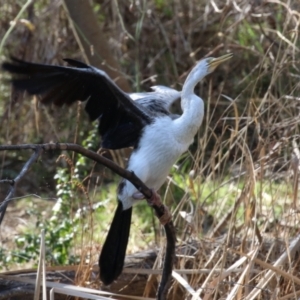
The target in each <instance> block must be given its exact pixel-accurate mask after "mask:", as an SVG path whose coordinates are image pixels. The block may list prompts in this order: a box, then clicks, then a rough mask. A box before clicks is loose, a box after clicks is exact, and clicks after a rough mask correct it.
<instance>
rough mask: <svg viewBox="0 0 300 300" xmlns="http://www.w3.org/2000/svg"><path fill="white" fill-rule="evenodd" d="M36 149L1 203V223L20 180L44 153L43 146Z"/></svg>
mask: <svg viewBox="0 0 300 300" xmlns="http://www.w3.org/2000/svg"><path fill="white" fill-rule="evenodd" d="M33 150H34V153H33V154H32V155H31V157H30V158H29V160H28V161H27V162H26V164H25V165H24V167H23V169H22V170H21V172H20V174H19V175H18V176H17V177H16V178H15V179H14V180H12V182H11V186H10V190H9V192H8V195H7V196H6V197H5V199H4V200H3V202H2V203H1V205H0V224H1V222H2V220H3V218H4V215H5V212H6V208H7V205H8V202H10V201H11V199H12V198H13V196H14V193H15V190H16V186H17V184H18V183H19V181H20V180H21V179H22V178H23V177H24V175H25V174H26V173H27V171H28V170H29V167H30V166H31V165H32V164H33V163H34V162H36V160H37V159H38V158H39V156H40V155H41V153H42V148H41V147H39V146H37V147H36V148H35V149H33ZM3 181H5V182H7V181H8V180H7V179H4V180H3Z"/></svg>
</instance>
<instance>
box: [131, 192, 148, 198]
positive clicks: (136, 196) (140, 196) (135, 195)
mask: <svg viewBox="0 0 300 300" xmlns="http://www.w3.org/2000/svg"><path fill="white" fill-rule="evenodd" d="M132 198H133V199H134V200H143V199H145V196H144V195H143V194H142V193H140V192H135V193H134V194H133V195H132Z"/></svg>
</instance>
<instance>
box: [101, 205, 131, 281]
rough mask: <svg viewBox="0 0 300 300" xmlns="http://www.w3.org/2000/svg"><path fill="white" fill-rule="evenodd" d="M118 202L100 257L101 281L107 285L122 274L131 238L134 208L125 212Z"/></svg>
mask: <svg viewBox="0 0 300 300" xmlns="http://www.w3.org/2000/svg"><path fill="white" fill-rule="evenodd" d="M118 202H119V204H118V207H117V210H116V212H115V216H114V219H113V221H112V223H111V226H110V229H109V232H108V235H107V237H106V240H105V243H104V245H103V248H102V252H101V254H100V257H99V267H100V279H101V280H102V282H103V283H104V284H105V285H108V284H110V283H112V282H113V281H114V280H115V279H117V278H118V276H119V275H120V274H121V272H122V269H123V265H124V260H125V253H126V248H127V244H128V238H129V231H130V223H131V213H132V207H131V208H129V209H126V210H123V205H122V202H120V201H118Z"/></svg>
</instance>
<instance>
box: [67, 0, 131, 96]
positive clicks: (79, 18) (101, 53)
mask: <svg viewBox="0 0 300 300" xmlns="http://www.w3.org/2000/svg"><path fill="white" fill-rule="evenodd" d="M64 7H65V9H66V11H67V13H68V16H69V19H70V22H71V25H72V28H73V31H74V35H75V37H76V39H77V42H78V44H79V46H80V48H81V50H82V53H83V55H84V57H85V60H86V62H87V63H89V64H91V65H93V66H95V67H97V68H100V69H102V70H103V71H105V72H106V73H107V74H108V75H109V76H110V77H111V78H112V79H113V80H115V82H116V83H117V85H118V86H119V87H120V88H121V89H122V90H124V91H125V92H129V91H130V90H131V89H130V86H129V84H128V82H127V80H126V78H124V76H122V74H121V73H120V72H119V71H118V70H119V69H120V66H119V64H118V63H117V61H116V60H115V58H114V57H113V55H112V51H111V50H110V48H109V45H108V43H107V41H108V38H107V37H106V36H105V34H104V33H103V31H102V30H101V28H100V26H99V24H98V21H97V19H96V16H95V14H94V12H93V9H92V7H91V5H90V2H89V1H74V0H64Z"/></svg>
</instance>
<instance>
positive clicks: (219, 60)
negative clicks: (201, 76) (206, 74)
mask: <svg viewBox="0 0 300 300" xmlns="http://www.w3.org/2000/svg"><path fill="white" fill-rule="evenodd" d="M232 57H233V54H232V53H228V54H225V55H222V56H220V57H217V58H212V59H211V60H210V61H209V62H208V70H209V71H210V72H212V71H214V69H215V68H216V67H217V66H218V65H220V64H221V63H223V62H224V61H226V60H228V59H230V58H232Z"/></svg>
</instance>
